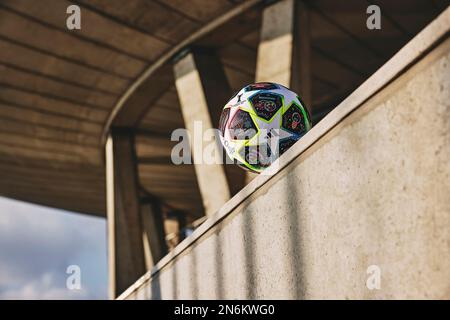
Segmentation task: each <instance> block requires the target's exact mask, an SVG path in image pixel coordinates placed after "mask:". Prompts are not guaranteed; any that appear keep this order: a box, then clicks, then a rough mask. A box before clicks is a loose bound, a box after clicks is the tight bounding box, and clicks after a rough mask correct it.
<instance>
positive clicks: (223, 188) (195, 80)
mask: <svg viewBox="0 0 450 320" xmlns="http://www.w3.org/2000/svg"><path fill="white" fill-rule="evenodd" d="M174 74H175V84H176V88H177V92H178V97H179V100H180V104H181V110H182V113H183V118H184V122H185V126H186V129H187V130H188V131H189V132H190V137H191V140H192V139H195V140H196V141H190V143H191V150H192V153H193V159H194V163H195V172H196V175H197V179H198V184H199V188H200V193H201V195H202V199H203V205H204V208H205V212H206V215H211V214H213V213H214V212H216V211H217V210H218V209H219V208H220V207H221V206H222V205H223V204H224V203H225V202H226V201H227V200H228V199H229V198H230V195H231V194H232V193H235V192H236V191H237V190H239V189H240V188H241V187H242V186H243V182H244V176H243V174H241V175H240V176H239V172H238V174H237V175H236V174H235V173H236V169H237V168H234V167H235V166H231V165H228V166H226V165H225V166H224V165H220V164H204V163H203V161H202V160H203V159H202V152H203V150H202V143H199V142H198V140H200V142H201V139H202V136H203V133H204V132H205V131H206V130H208V129H211V128H217V126H218V123H219V118H220V114H221V111H222V108H223V106H224V105H225V103H226V102H227V101H228V99H229V98H230V96H231V90H230V87H229V84H228V81H227V78H226V76H225V73H224V71H223V67H222V65H221V63H220V60H219V58H218V57H217V55H216V54H215V53H214V52H211V51H208V50H204V49H203V50H200V49H194V50H191V51H190V52H188V53H187V54H186V55H184V56H183V57H181V58H179V59H178V61H176V62H175V64H174ZM195 121H199V122H200V123H201V125H202V130H201V131H200V130H194V122H195ZM194 133H195V134H196V136H194ZM199 135H200V136H199ZM204 144H205V143H204ZM214 151H215V154H216V155H217V156H219V155H220V154H223V152H222V146H221V145H220V141H219V139H218V137H216V149H215V150H214ZM218 158H220V157H218ZM225 167H226V168H225ZM232 170H234V171H232ZM226 171H228V172H226ZM230 186H231V187H232V188H230Z"/></svg>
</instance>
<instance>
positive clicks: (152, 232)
mask: <svg viewBox="0 0 450 320" xmlns="http://www.w3.org/2000/svg"><path fill="white" fill-rule="evenodd" d="M141 216H142V227H143V230H142V237H143V241H144V242H143V243H144V253H145V265H146V268H147V270H151V269H152V268H153V266H154V265H155V264H156V263H158V261H159V260H161V259H162V258H163V257H164V256H165V255H166V254H167V252H168V251H167V244H166V239H165V232H164V222H163V217H162V212H161V206H160V204H159V203H158V202H157V201H155V200H144V201H143V202H142V204H141Z"/></svg>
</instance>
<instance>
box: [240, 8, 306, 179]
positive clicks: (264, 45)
mask: <svg viewBox="0 0 450 320" xmlns="http://www.w3.org/2000/svg"><path fill="white" fill-rule="evenodd" d="M310 60H311V45H310V31H309V14H308V9H307V7H306V5H305V4H304V3H303V1H300V0H282V1H279V2H276V3H275V4H272V5H271V6H269V7H267V8H265V9H264V12H263V18H262V26H261V37H260V43H259V46H258V56H257V61H256V82H264V81H267V82H276V83H279V84H281V85H284V86H286V87H288V88H290V89H292V90H293V91H294V92H296V93H297V94H298V95H299V96H300V97H301V99H302V101H303V102H304V103H305V105H306V108H307V109H308V111H309V113H310V114H311V104H312V97H311V91H312V89H311V81H312V80H311V61H310ZM256 176H257V175H256V174H254V173H247V176H246V181H247V183H248V182H250V181H251V180H252V179H254V178H255V177H256Z"/></svg>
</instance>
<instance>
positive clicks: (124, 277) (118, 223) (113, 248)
mask: <svg viewBox="0 0 450 320" xmlns="http://www.w3.org/2000/svg"><path fill="white" fill-rule="evenodd" d="M105 151H106V153H105V156H106V198H107V218H108V255H109V256H108V263H109V286H110V288H109V294H110V297H111V298H115V297H117V296H118V295H119V294H120V293H121V292H123V291H124V290H125V289H127V288H128V287H129V286H130V285H131V284H133V283H134V282H135V281H136V280H137V279H138V278H139V277H140V276H142V275H143V274H144V273H145V270H146V268H145V259H144V247H143V241H142V227H141V216H140V206H139V199H138V187H137V186H138V184H137V172H136V162H135V156H134V138H133V135H132V133H131V132H126V131H114V130H113V131H112V133H111V134H110V135H109V136H108V139H107V143H106V150H105Z"/></svg>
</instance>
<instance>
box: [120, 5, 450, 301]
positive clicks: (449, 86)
mask: <svg viewBox="0 0 450 320" xmlns="http://www.w3.org/2000/svg"><path fill="white" fill-rule="evenodd" d="M448 21H449V20H448V12H447V15H446V20H444V26H445V27H446V29H448ZM441 31H442V30H441ZM445 32H446V30H444V31H442V32H441V34H445ZM433 34H434V33H433ZM425 36H426V35H425ZM444 38H445V36H444ZM413 41H414V40H413ZM416 41H417V39H416ZM440 41H441V42H440V44H439V45H438V46H437V47H434V49H432V50H431V51H429V52H428V53H426V55H420V54H421V53H420V54H419V53H411V52H413V51H414V50H416V49H417V47H415V46H412V47H411V45H410V48H409V49H408V50H410V51H411V52H409V51H407V50H406V51H405V50H404V51H403V53H402V54H405V55H406V54H409V56H408V57H407V58H405V57H397V58H396V59H397V60H395V59H394V60H395V61H397V63H398V62H400V63H404V66H402V67H401V68H400V67H399V68H398V70H402V71H401V72H399V73H400V74H398V75H394V74H393V75H389V74H387V73H386V72H387V71H386V70H393V68H394V67H393V66H392V65H389V66H388V67H387V68H385V69H383V70H380V71H379V72H378V73H377V74H375V75H374V76H373V77H372V79H369V80H370V81H372V82H371V83H369V84H363V85H362V88H360V89H358V90H359V91H360V92H358V93H355V94H362V95H364V94H366V93H367V92H368V91H370V90H372V87H373V83H375V84H376V86H377V89H376V90H377V93H376V94H374V95H371V96H369V97H368V99H362V98H358V97H354V96H352V97H349V99H347V100H346V101H344V102H343V105H342V106H338V108H337V109H336V110H335V111H333V112H332V114H330V115H329V116H327V117H326V118H325V119H324V120H323V121H324V122H323V123H319V124H318V125H317V126H316V128H313V130H312V131H311V132H310V133H308V135H307V136H306V137H305V139H304V141H302V142H299V143H298V144H296V145H295V146H294V147H293V149H291V150H289V152H288V153H286V154H285V155H283V157H282V159H280V162H281V163H284V164H285V165H282V168H281V170H280V171H279V172H277V174H276V175H275V176H273V177H272V178H269V177H263V176H260V177H258V178H257V179H255V180H254V181H252V183H251V184H250V185H249V186H247V188H246V189H244V190H243V191H242V194H241V195H239V194H238V195H236V196H235V198H236V199H235V198H233V199H232V200H230V204H229V205H228V209H227V210H228V212H219V213H218V215H217V217H216V218H215V219H214V218H212V219H209V220H211V221H210V222H208V221H207V222H205V226H202V227H200V228H203V229H200V230H197V231H196V233H194V235H193V236H192V237H191V238H190V239H187V240H185V243H184V244H183V243H182V244H181V245H180V248H179V249H178V250H175V252H174V253H173V254H172V256H168V257H166V258H165V259H164V261H161V263H159V264H158V265H157V267H156V268H155V269H154V270H153V272H152V273H150V274H148V275H146V276H144V277H143V278H142V279H141V280H140V281H138V283H136V284H135V286H133V287H132V288H130V289H129V290H128V291H127V292H125V293H124V295H123V296H122V297H121V298H128V299H136V298H138V299H215V298H225V299H235V298H239V299H246V298H264V299H279V298H282V299H291V298H294V299H323V298H325V299H327V298H337V299H347V298H349V299H378V298H417V299H422V298H441V299H442V298H444V299H449V298H450V272H449V270H450V164H449V160H450V40H449V39H448V38H447V39H446V40H443V39H442V38H441V39H440ZM436 43H437V42H436V41H434V42H433V43H432V42H430V43H429V44H427V45H425V47H426V48H423V50H425V49H431V48H432V47H433V46H435V45H436ZM420 50H422V49H420ZM420 50H419V51H420ZM405 52H406V53H405ZM417 57H420V59H419V61H417ZM404 59H406V60H408V59H409V60H411V61H412V62H414V63H413V64H412V65H411V64H410V63H409V62H408V61H404ZM395 61H394V62H395ZM389 63H391V64H392V62H389ZM395 67H396V66H395ZM394 69H395V68H394ZM383 72H384V74H383ZM389 72H390V71H389ZM379 73H381V74H379ZM383 77H384V78H386V77H387V78H388V79H384V80H383V81H384V82H383V81H381V80H380V81H379V83H378V82H377V81H378V80H377V79H383ZM391 78H392V80H393V81H390V80H391ZM369 80H368V81H369ZM358 90H357V91H358ZM373 90H374V91H376V90H375V89H373ZM367 94H368V93H367ZM358 99H359V100H360V101H364V103H355V101H359V100H358ZM351 104H354V105H353V106H352V107H351V108H350V107H348V105H351ZM346 108H347V109H346ZM343 110H347V112H346V113H345V112H344V111H343ZM349 110H350V111H349ZM333 117H335V118H336V119H337V120H336V122H333V120H334V119H333ZM335 124H336V125H335ZM326 127H328V128H327V129H325V128H326ZM320 130H322V132H323V133H324V134H321V133H320V132H321V131H320ZM314 136H315V138H313V137H314ZM302 144H303V145H302ZM233 201H234V202H233ZM231 204H233V205H231ZM226 206H227V205H226ZM223 210H226V209H223ZM208 223H209V224H208ZM371 265H377V266H378V267H379V268H380V270H381V287H380V289H379V290H376V289H375V290H369V289H368V288H367V286H366V280H367V278H368V277H369V275H368V274H367V272H366V271H367V268H368V267H369V266H371Z"/></svg>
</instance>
